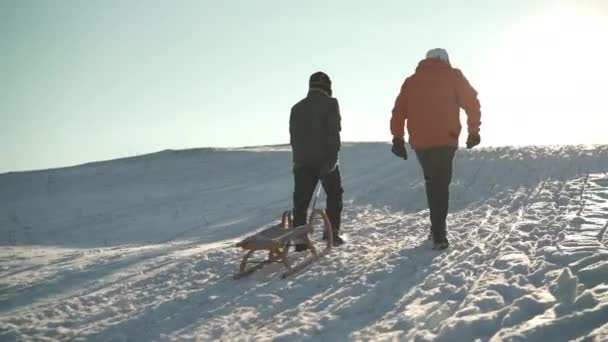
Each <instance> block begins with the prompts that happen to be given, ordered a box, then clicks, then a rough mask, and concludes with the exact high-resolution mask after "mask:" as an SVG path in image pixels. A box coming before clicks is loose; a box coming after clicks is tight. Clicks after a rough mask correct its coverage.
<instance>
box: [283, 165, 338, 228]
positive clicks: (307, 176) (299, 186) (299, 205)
mask: <svg viewBox="0 0 608 342" xmlns="http://www.w3.org/2000/svg"><path fill="white" fill-rule="evenodd" d="M293 175H294V183H295V185H294V191H293V220H294V226H300V225H303V224H306V220H307V210H308V205H309V204H310V200H311V198H312V196H313V192H314V191H315V188H316V187H317V182H318V181H319V180H321V184H322V185H323V189H324V190H325V193H326V194H327V201H326V204H325V211H326V212H327V216H328V218H329V222H330V223H331V228H332V232H333V234H334V235H337V234H338V233H339V232H340V215H341V213H342V193H343V192H344V190H342V178H341V176H340V169H339V167H336V169H335V170H333V171H332V172H331V173H329V174H328V175H327V176H325V177H324V178H322V179H321V177H320V176H319V168H317V167H307V166H298V167H297V168H294V170H293Z"/></svg>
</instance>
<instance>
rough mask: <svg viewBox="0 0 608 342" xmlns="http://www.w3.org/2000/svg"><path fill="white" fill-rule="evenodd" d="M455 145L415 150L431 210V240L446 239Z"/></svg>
mask: <svg viewBox="0 0 608 342" xmlns="http://www.w3.org/2000/svg"><path fill="white" fill-rule="evenodd" d="M455 152H456V148H455V147H434V148H429V149H424V150H416V156H417V157H418V161H419V162H420V165H421V166H422V172H423V173H424V183H425V187H426V198H427V201H428V204H429V209H430V212H431V232H432V233H433V240H435V241H437V242H440V241H447V233H446V222H445V220H446V217H447V216H448V203H449V199H450V190H449V187H450V182H451V181H452V163H453V161H454V153H455Z"/></svg>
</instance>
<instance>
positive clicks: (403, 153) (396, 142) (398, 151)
mask: <svg viewBox="0 0 608 342" xmlns="http://www.w3.org/2000/svg"><path fill="white" fill-rule="evenodd" d="M391 152H393V154H394V155H396V156H397V157H399V158H403V159H405V160H407V150H406V149H405V140H403V139H402V138H397V137H393V147H392V148H391Z"/></svg>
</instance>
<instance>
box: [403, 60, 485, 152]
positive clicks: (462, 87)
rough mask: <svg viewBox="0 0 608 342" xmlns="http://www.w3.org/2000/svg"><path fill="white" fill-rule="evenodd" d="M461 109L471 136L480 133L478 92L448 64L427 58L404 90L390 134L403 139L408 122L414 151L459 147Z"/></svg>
mask: <svg viewBox="0 0 608 342" xmlns="http://www.w3.org/2000/svg"><path fill="white" fill-rule="evenodd" d="M460 108H463V109H464V110H465V112H466V113H467V126H468V131H469V133H472V132H479V125H481V121H480V119H481V109H480V104H479V100H477V92H476V91H475V89H473V87H472V86H471V85H470V84H469V82H468V81H467V79H466V78H465V77H464V75H463V74H462V72H461V71H460V70H458V69H456V68H452V67H451V66H450V64H449V63H446V62H443V61H441V60H440V59H437V58H429V59H424V60H422V61H421V62H420V63H419V64H418V67H417V68H416V72H415V73H414V74H413V75H412V76H410V77H408V78H407V79H406V80H405V82H404V83H403V86H402V87H401V92H400V93H399V96H397V99H396V101H395V107H394V108H393V115H392V117H391V133H392V134H393V136H396V137H398V138H403V136H404V126H405V123H406V121H407V131H408V133H409V142H410V145H411V146H412V148H414V149H425V148H430V147H439V146H458V136H459V135H460V130H461V126H460Z"/></svg>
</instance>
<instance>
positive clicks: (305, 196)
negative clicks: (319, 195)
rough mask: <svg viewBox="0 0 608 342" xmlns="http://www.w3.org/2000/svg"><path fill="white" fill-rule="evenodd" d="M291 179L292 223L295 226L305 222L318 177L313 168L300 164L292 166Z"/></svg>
mask: <svg viewBox="0 0 608 342" xmlns="http://www.w3.org/2000/svg"><path fill="white" fill-rule="evenodd" d="M293 179H294V191H293V224H294V226H295V227H297V226H301V225H304V224H306V220H307V216H308V205H309V204H310V199H311V198H312V194H313V192H314V191H315V187H316V185H317V181H318V178H317V174H316V171H315V170H311V169H310V168H308V167H304V166H302V167H297V168H294V170H293Z"/></svg>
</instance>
